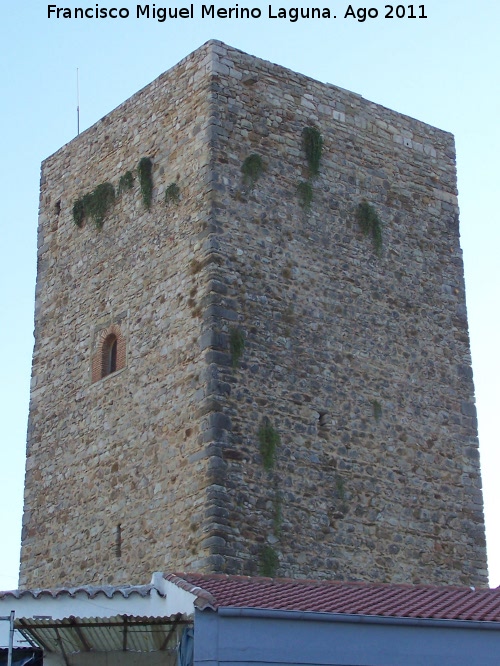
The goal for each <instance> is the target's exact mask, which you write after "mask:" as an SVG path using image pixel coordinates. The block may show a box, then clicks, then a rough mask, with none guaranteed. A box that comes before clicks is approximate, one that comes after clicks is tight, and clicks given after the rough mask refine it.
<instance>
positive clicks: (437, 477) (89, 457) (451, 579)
mask: <svg viewBox="0 0 500 666" xmlns="http://www.w3.org/2000/svg"><path fill="white" fill-rule="evenodd" d="M310 126H314V127H316V128H317V129H318V130H319V131H320V132H321V135H322V137H323V140H324V145H323V152H322V157H321V162H320V171H319V174H318V176H317V177H315V178H312V179H310V181H311V184H312V188H313V200H312V202H311V204H310V206H309V207H303V206H301V205H300V200H299V197H298V194H297V186H298V184H299V183H300V182H302V181H305V180H306V179H308V177H309V175H310V174H309V173H308V167H307V161H306V157H305V154H304V150H303V146H302V139H301V135H302V131H303V129H304V127H310ZM253 153H256V154H258V155H260V156H261V157H262V160H263V163H264V172H263V173H262V175H261V176H260V178H259V179H258V180H257V181H256V183H255V185H254V187H251V185H250V184H249V183H248V182H246V183H245V182H243V179H242V172H241V167H242V164H243V161H244V160H245V158H246V157H248V156H249V155H251V154H253ZM142 157H150V158H151V159H152V163H153V183H154V191H153V203H152V207H151V209H150V210H149V211H148V210H147V209H146V208H145V207H144V205H143V203H142V201H141V196H140V192H139V183H138V179H137V173H136V171H135V168H136V166H137V164H138V162H139V160H140V159H141V158H142ZM127 170H130V171H132V172H133V173H135V181H134V184H133V188H132V189H131V190H127V191H124V192H123V193H122V194H121V195H120V196H119V197H118V199H117V201H116V203H115V204H114V206H113V207H112V210H111V212H110V213H108V214H107V215H106V217H105V220H104V227H103V229H102V230H101V231H98V230H96V229H95V228H94V227H93V226H92V224H91V223H90V221H88V220H87V221H86V223H85V225H84V226H83V227H82V228H81V229H79V228H77V227H76V226H75V224H74V222H73V221H72V215H71V210H72V206H73V202H74V201H75V200H76V199H77V198H79V197H81V196H82V195H84V194H86V193H88V192H90V191H92V190H93V189H94V188H95V187H96V186H97V185H98V184H99V183H102V182H105V181H111V182H112V183H113V184H114V185H117V184H118V182H119V179H120V177H121V176H122V175H124V173H125V172H126V171H127ZM172 182H175V183H177V185H178V187H179V190H180V201H179V202H178V204H176V203H175V202H170V203H168V204H166V203H165V201H164V194H165V191H166V188H167V187H168V185H169V184H170V183H172ZM456 194H457V192H456V173H455V155H454V143H453V137H452V136H451V135H450V134H447V133H445V132H442V131H440V130H437V129H435V128H432V127H429V126H428V125H425V124H423V123H420V122H418V121H416V120H413V119H411V118H408V117H405V116H402V115H400V114H397V113H395V112H393V111H390V110H388V109H385V108H383V107H381V106H379V105H376V104H372V103H370V102H368V101H367V100H364V99H363V98H362V97H360V96H359V95H356V94H354V93H350V92H348V91H345V90H343V89H339V88H336V87H334V86H331V85H324V84H321V83H318V82H316V81H313V80H311V79H309V78H307V77H305V76H302V75H299V74H296V73H294V72H291V71H289V70H286V69H284V68H282V67H279V66H276V65H272V64H270V63H267V62H264V61H261V60H258V59H255V58H253V57H251V56H248V55H246V54H243V53H241V52H239V51H237V50H235V49H232V48H230V47H227V46H225V45H224V44H222V43H220V42H215V41H212V42H208V43H207V44H205V45H204V46H203V47H201V48H200V49H198V50H197V51H196V52H194V53H193V54H191V55H190V56H189V57H188V58H186V59H184V60H183V61H182V62H181V63H179V64H178V65H177V66H176V67H175V68H173V69H172V70H170V71H169V72H167V73H166V74H164V75H162V76H161V77H159V78H158V79H157V80H156V81H154V82H153V83H152V84H150V85H149V86H147V87H146V88H145V89H143V90H142V91H140V92H139V93H137V94H136V95H134V96H133V97H132V98H130V100H128V101H127V102H125V103H124V104H122V105H121V106H120V107H118V108H117V109H116V110H115V111H113V112H112V113H110V114H109V115H108V116H106V117H105V118H103V119H102V120H101V121H100V122H99V123H97V124H96V125H95V126H94V127H92V128H90V129H89V130H87V131H86V132H85V133H83V134H82V135H81V136H79V137H77V138H76V139H75V140H73V141H72V142H71V143H69V144H68V145H66V146H64V147H63V148H62V149H61V150H60V151H58V152H57V153H56V154H55V155H53V156H52V157H50V158H49V159H48V160H46V161H45V162H44V164H43V167H42V181H41V199H40V223H39V266H38V279H37V297H36V298H37V301H36V312H35V351H34V357H33V379H32V395H31V407H30V422H29V432H28V458H27V468H26V469H27V472H26V491H25V514H24V521H23V525H24V526H23V545H22V556H21V574H20V585H21V586H23V587H26V586H29V587H44V586H54V585H77V584H84V583H87V584H90V583H107V582H110V583H115V584H119V583H123V582H130V583H136V582H142V581H144V580H147V579H149V577H150V574H151V572H152V571H155V570H161V569H163V570H166V571H168V570H170V571H175V570H196V571H205V572H211V571H213V572H227V573H244V574H257V573H264V574H267V575H274V574H277V575H285V576H295V577H320V578H326V577H329V578H334V577H337V578H346V579H360V580H377V581H398V582H399V581H406V582H427V583H463V584H473V585H481V584H486V582H487V578H486V576H487V572H486V556H485V542H484V524H483V513H482V495H481V485H480V474H479V460H478V449H477V424H476V417H475V407H474V390H473V383H472V371H471V367H470V353H469V341H468V332H467V317H466V308H465V293H464V282H463V268H462V257H461V251H460V246H459V230H458V207H457V200H456ZM363 200H366V201H368V202H369V203H370V204H372V205H373V206H374V207H375V209H376V210H377V212H378V214H379V216H380V218H381V220H382V224H383V231H382V249H381V252H380V254H379V255H378V254H377V253H376V252H375V250H374V247H373V243H372V241H371V239H370V238H368V237H365V236H364V235H363V234H362V233H361V231H360V229H359V225H358V223H357V221H356V219H355V212H356V208H357V206H358V204H359V203H360V202H361V201H363ZM108 334H113V335H117V336H119V341H120V345H123V344H124V347H125V352H124V353H125V365H124V367H123V368H122V367H121V364H122V359H123V356H120V359H121V360H120V365H119V366H118V365H117V368H118V369H117V371H116V372H113V373H111V374H110V375H108V376H107V377H104V379H99V380H98V381H95V379H96V373H97V376H98V375H99V372H100V368H102V367H104V365H105V359H103V357H102V354H103V351H102V350H103V348H104V347H103V344H104V343H105V340H106V339H107V336H108ZM242 341H243V342H244V345H242ZM237 347H239V351H242V355H241V358H240V359H238V358H237V353H236V351H237ZM242 347H243V349H242ZM120 350H121V351H120V354H122V353H123V347H122V346H120ZM99 355H101V356H99ZM92 365H94V376H92ZM263 426H266V427H267V433H268V434H269V433H271V434H272V433H275V432H276V433H279V436H280V441H279V443H278V444H277V446H276V451H275V456H274V458H273V457H272V456H271V459H270V462H269V461H268V462H269V464H268V465H267V468H266V467H265V465H264V459H263V455H262V451H261V449H262V443H261V441H260V440H261V439H262V432H263V431H262V428H263Z"/></svg>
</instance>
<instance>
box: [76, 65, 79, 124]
mask: <svg viewBox="0 0 500 666" xmlns="http://www.w3.org/2000/svg"><path fill="white" fill-rule="evenodd" d="M76 131H77V133H78V134H80V85H79V81H78V67H77V68H76Z"/></svg>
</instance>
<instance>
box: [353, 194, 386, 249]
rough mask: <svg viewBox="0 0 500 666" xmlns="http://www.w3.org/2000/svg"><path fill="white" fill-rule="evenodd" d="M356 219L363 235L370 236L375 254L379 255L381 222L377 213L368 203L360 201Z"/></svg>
mask: <svg viewBox="0 0 500 666" xmlns="http://www.w3.org/2000/svg"><path fill="white" fill-rule="evenodd" d="M356 219H357V221H358V224H359V226H360V229H361V231H362V232H363V233H364V235H365V236H371V238H372V241H373V247H374V248H375V252H376V253H377V254H378V255H380V253H381V252H382V222H381V221H380V218H379V216H378V213H377V211H376V210H375V208H374V207H373V206H372V205H371V204H369V203H368V201H362V202H361V203H360V204H359V205H358V207H357V209H356Z"/></svg>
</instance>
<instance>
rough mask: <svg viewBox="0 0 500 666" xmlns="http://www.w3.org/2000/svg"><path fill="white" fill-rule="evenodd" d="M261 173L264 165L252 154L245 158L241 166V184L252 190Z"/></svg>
mask: <svg viewBox="0 0 500 666" xmlns="http://www.w3.org/2000/svg"><path fill="white" fill-rule="evenodd" d="M263 172H264V164H263V162H262V157H261V156H260V155H257V153H252V154H251V155H249V156H248V157H246V158H245V160H244V162H243V164H242V165H241V173H242V174H243V183H244V185H245V187H248V188H250V189H252V188H253V187H254V186H255V183H256V182H257V181H258V180H259V178H260V177H261V175H262V173H263Z"/></svg>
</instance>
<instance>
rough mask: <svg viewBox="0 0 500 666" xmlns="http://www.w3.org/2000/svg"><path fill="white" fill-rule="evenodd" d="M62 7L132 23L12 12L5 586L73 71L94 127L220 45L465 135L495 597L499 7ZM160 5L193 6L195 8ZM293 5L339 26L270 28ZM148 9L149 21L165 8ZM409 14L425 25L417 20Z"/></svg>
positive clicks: (10, 573)
mask: <svg viewBox="0 0 500 666" xmlns="http://www.w3.org/2000/svg"><path fill="white" fill-rule="evenodd" d="M62 2H63V3H66V4H60V5H55V7H58V6H59V7H66V6H67V7H69V8H74V7H75V6H77V7H83V8H90V9H92V10H93V11H95V8H96V5H97V6H98V7H99V8H100V9H102V8H108V9H109V8H111V7H117V8H126V9H129V12H130V15H129V17H128V18H126V19H103V18H85V19H74V18H67V19H65V18H62V14H60V18H59V19H57V18H55V15H53V16H52V18H48V4H49V3H45V2H43V1H42V0H24V1H23V0H17V1H14V0H12V1H11V2H8V3H7V2H5V3H3V6H2V8H1V10H0V11H1V13H0V68H1V69H0V100H1V104H0V121H1V124H0V126H1V127H2V128H3V132H2V139H1V145H3V149H2V159H1V160H0V195H1V200H2V206H1V209H0V233H1V236H0V253H1V257H0V313H1V320H0V321H1V325H0V355H1V359H0V372H1V376H0V380H1V381H0V423H1V434H0V469H1V484H0V525H1V528H2V536H1V541H0V543H1V548H0V589H3V590H6V589H13V588H16V587H17V575H18V567H19V547H20V532H21V517H22V494H23V482H24V459H25V440H26V425H27V418H28V404H29V384H30V372H31V370H30V368H31V355H32V350H33V307H34V290H35V280H36V228H37V211H38V190H39V177H40V172H39V169H40V163H41V161H42V160H43V159H45V158H46V157H48V156H49V155H51V154H52V153H54V152H55V151H56V150H58V149H59V148H60V147H61V146H62V145H64V144H65V143H67V142H68V141H70V140H71V139H72V138H73V137H74V136H75V134H76V131H77V122H76V106H77V98H76V70H77V68H78V72H79V84H80V85H79V87H80V129H81V130H84V129H86V128H87V127H90V126H91V125H92V124H93V123H95V122H96V121H97V120H99V119H100V118H101V117H102V116H104V115H105V114H107V113H108V112H109V111H111V110H112V109H114V108H115V107H116V106H117V105H118V104H120V103H121V102H123V101H124V100H125V99H127V98H128V97H130V96H131V95H132V94H134V93H135V92H136V91H137V90H139V89H140V88H142V87H144V86H145V85H147V84H148V83H149V82H150V81H152V80H153V79H155V78H156V77H157V76H158V75H159V74H161V73H162V72H163V71H165V70H167V69H169V68H170V67H172V66H173V65H175V64H176V63H177V62H178V61H179V60H181V59H182V58H183V57H185V56H186V55H187V54H188V53H190V52H191V51H193V50H195V49H196V48H198V47H199V46H201V44H203V43H204V42H206V41H207V40H209V39H220V40H222V41H224V42H226V43H227V44H230V45H231V46H234V47H236V48H238V49H240V50H242V51H245V52H247V53H250V54H253V55H256V56H258V57H260V58H264V59H266V60H270V61H272V62H275V63H278V64H280V65H283V66H286V67H289V68H291V69H292V70H295V71H298V72H301V73H302V74H306V75H308V76H311V77H313V78H315V79H318V80H319V81H322V82H327V83H333V84H334V85H337V86H341V87H343V88H347V89H348V90H351V91H354V92H356V93H359V94H361V95H363V97H365V98H367V99H369V100H371V101H374V102H377V103H379V104H383V105H384V106H386V107H389V108H391V109H394V110H396V111H398V112H401V113H405V114H407V115H409V116H412V117H414V118H418V119H419V120H422V121H424V122H427V123H429V124H431V125H435V126H436V127H439V128H441V129H444V130H447V131H450V132H452V133H453V134H454V135H455V140H456V148H457V169H458V185H459V204H460V210H461V216H460V220H461V244H462V248H463V253H464V263H465V279H466V288H467V307H468V315H469V328H470V336H471V348H472V364H473V370H474V380H475V386H476V399H477V408H478V418H479V438H480V453H481V466H482V474H483V487H484V500H485V515H486V530H487V532H486V534H487V545H488V560H489V570H490V585H491V586H493V587H496V586H498V585H500V534H499V530H498V515H499V512H500V476H499V474H498V472H497V470H499V469H500V451H499V446H498V444H499V434H498V433H499V429H498V427H497V422H498V418H497V412H498V410H499V405H500V400H499V399H500V395H499V393H500V391H499V388H498V386H499V377H500V360H499V359H500V352H499V347H500V345H499V344H498V331H499V330H500V315H499V308H498V295H499V291H500V262H499V259H498V257H499V254H500V252H499V249H500V219H499V218H500V212H499V211H500V206H499V205H498V202H497V200H496V199H497V198H498V194H499V193H500V187H499V185H498V180H499V179H500V167H499V156H500V131H499V121H500V83H499V66H500V40H499V39H498V26H499V25H500V3H498V2H497V0H476V1H475V2H473V0H469V1H466V0H431V1H429V2H425V4H424V5H393V7H394V10H393V15H394V16H395V15H396V7H399V9H398V12H399V14H400V15H401V14H403V12H404V14H405V17H404V18H392V19H391V18H386V17H385V15H386V14H387V13H389V12H390V9H388V7H389V6H388V5H385V4H384V3H383V2H382V3H380V2H371V3H370V4H367V5H363V4H353V5H350V4H349V3H348V2H333V1H332V2H329V0H325V1H324V2H323V0H312V1H311V3H310V4H308V3H307V0H301V1H299V0H278V2H276V3H271V5H269V4H268V3H261V2H259V1H258V0H255V1H252V0H249V2H246V1H245V0H240V2H239V3H233V4H224V2H223V0H220V1H219V2H217V3H216V4H215V10H217V9H222V8H226V9H228V8H230V7H236V6H237V4H239V6H240V7H250V8H252V7H255V8H260V9H261V11H262V15H261V17H260V18H259V19H250V20H248V19H238V18H231V19H229V18H227V19H225V18H207V17H205V18H202V17H201V7H202V3H201V2H199V1H198V0H196V1H195V2H194V18H192V19H191V18H186V19H176V20H175V19H167V20H166V21H164V22H160V21H158V20H155V19H153V18H151V17H150V18H149V19H147V18H145V17H142V18H137V17H136V6H137V3H133V2H129V1H128V0H111V1H110V2H107V1H106V0H104V2H99V3H95V2H89V1H88V0H75V1H74V4H73V3H71V4H70V0H62ZM140 4H142V6H144V5H145V4H147V3H140ZM209 4H210V2H209V3H208V5H209ZM154 5H155V8H162V7H179V8H180V7H186V6H187V7H189V3H186V2H184V0H180V2H179V3H176V2H175V0H173V1H171V2H170V3H169V4H167V3H166V2H164V0H159V1H157V2H156V3H154ZM292 6H293V7H299V8H301V7H302V8H305V7H307V6H310V7H313V6H317V7H321V8H323V7H326V8H328V9H329V10H330V13H331V16H332V18H330V19H327V18H322V19H299V20H297V21H295V22H292V21H290V20H288V19H278V18H270V16H269V7H271V12H270V13H271V14H272V15H275V14H277V13H278V8H279V7H283V8H285V9H289V8H290V7H292ZM149 7H150V13H152V9H153V3H150V5H149ZM350 7H351V11H349V8H350ZM363 7H365V8H366V9H369V8H371V12H370V13H371V15H372V16H373V18H366V20H365V21H362V20H358V18H356V17H357V16H358V15H359V18H360V19H361V18H362V17H363V11H361V10H362V8H363ZM411 8H413V14H416V15H417V16H418V17H420V15H421V14H424V15H425V16H426V17H427V18H413V19H411V18H407V16H408V15H409V14H410V13H411V11H412V9H411ZM358 11H359V14H358ZM122 13H124V12H122ZM346 13H347V14H348V16H347V17H345V15H346ZM377 13H378V16H375V15H376V14H377ZM352 14H354V17H353V16H352ZM333 16H336V18H333ZM132 582H141V581H132Z"/></svg>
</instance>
